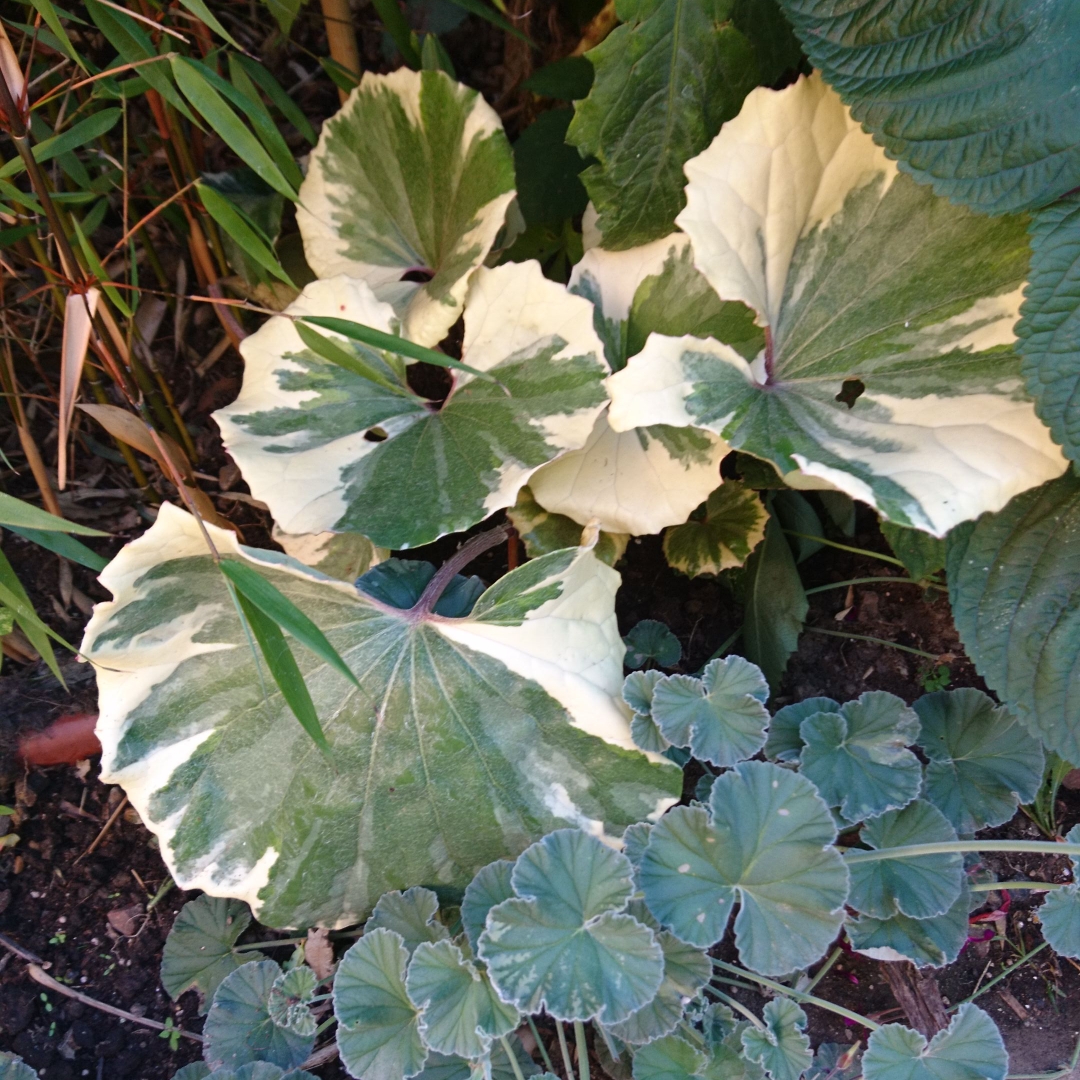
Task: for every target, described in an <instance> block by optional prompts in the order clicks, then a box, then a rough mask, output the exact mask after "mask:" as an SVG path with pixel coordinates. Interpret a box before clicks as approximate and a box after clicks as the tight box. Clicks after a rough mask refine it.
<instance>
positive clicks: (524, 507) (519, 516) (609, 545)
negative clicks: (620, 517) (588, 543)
mask: <svg viewBox="0 0 1080 1080" xmlns="http://www.w3.org/2000/svg"><path fill="white" fill-rule="evenodd" d="M506 516H507V517H508V518H509V519H510V524H511V525H513V526H514V528H515V529H516V530H517V534H518V537H519V538H520V539H521V542H522V543H523V544H524V545H525V552H526V554H527V555H528V556H529V558H530V559H536V558H538V557H539V556H541V555H550V554H551V552H553V551H558V550H560V549H561V548H567V547H573V546H574V545H575V544H580V543H581V537H582V527H581V526H580V525H579V524H578V523H577V522H576V521H574V520H573V519H572V518H568V517H566V515H565V514H552V513H551V512H550V511H548V510H545V509H544V508H543V507H542V506H541V505H540V504H539V503H538V502H537V501H536V498H535V496H534V495H533V493H532V489H531V488H529V487H523V488H522V489H521V490H520V491H519V492H518V497H517V502H516V503H514V505H513V506H511V507H508V508H507V511H506ZM629 542H630V537H629V535H628V534H626V533H608V532H601V533H600V536H599V538H598V539H597V541H596V547H595V548H594V549H593V550H594V551H595V553H596V557H597V558H598V559H599V560H600V561H601V562H606V563H607V564H608V566H614V565H615V564H616V563H617V562H618V561H619V560H620V559H621V558H622V557H623V553H624V552H625V551H626V545H627V544H628V543H629Z"/></svg>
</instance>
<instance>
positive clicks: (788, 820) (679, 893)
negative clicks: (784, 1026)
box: [638, 761, 848, 975]
mask: <svg viewBox="0 0 1080 1080" xmlns="http://www.w3.org/2000/svg"><path fill="white" fill-rule="evenodd" d="M709 809H710V811H711V813H709V812H707V811H706V810H704V809H701V808H699V807H683V806H680V807H676V808H675V809H674V810H671V811H669V812H668V813H667V814H665V815H664V817H662V818H661V819H660V821H659V822H657V824H656V825H655V826H654V827H653V830H652V833H651V835H650V837H649V844H648V847H647V848H646V850H645V855H644V857H643V858H642V862H641V867H640V869H639V871H638V874H639V878H640V881H641V888H642V890H643V891H644V893H645V902H646V903H647V904H648V906H649V910H650V911H651V912H652V913H653V915H655V916H656V918H657V919H658V920H659V921H660V922H661V923H662V924H664V925H665V926H668V927H670V928H671V930H672V932H673V933H674V934H675V935H676V936H677V937H679V938H681V939H682V940H683V941H686V942H688V943H690V944H692V945H698V946H701V947H707V946H710V945H712V944H713V943H714V942H716V941H719V940H720V939H721V938H722V937H723V936H724V931H725V929H726V928H727V924H728V920H729V919H730V917H731V912H732V908H733V907H734V905H735V903H736V902H738V903H739V905H740V906H739V913H738V915H737V916H736V918H735V942H736V944H737V945H738V948H739V956H740V959H741V960H742V963H744V964H745V965H746V966H747V967H749V968H751V969H752V970H754V971H759V972H762V973H763V974H774V975H781V974H786V973H787V972H789V971H794V970H796V969H798V968H803V967H808V966H809V965H810V964H812V963H813V962H814V961H815V960H817V959H818V958H819V957H820V956H822V955H823V954H824V952H825V950H826V949H827V948H828V946H829V944H830V943H831V942H832V940H833V939H834V938H835V937H836V934H837V931H838V930H839V928H840V924H841V922H842V921H843V904H844V901H845V899H846V898H847V890H848V876H847V871H846V869H845V867H844V865H843V860H842V859H841V858H840V856H839V854H838V853H837V852H836V851H835V849H833V848H832V847H831V844H832V842H833V840H835V839H836V827H835V826H834V824H833V820H832V816H831V815H830V814H829V811H828V808H827V807H826V806H825V804H824V802H823V801H822V799H821V797H820V796H819V795H818V793H817V790H816V789H815V788H814V786H813V785H812V784H811V783H810V781H809V780H807V779H806V778H805V777H803V776H800V775H798V774H796V773H793V772H791V771H789V770H787V769H783V768H781V767H780V766H778V765H772V764H768V763H765V762H758V761H747V762H743V763H742V764H739V765H736V766H735V768H734V769H733V770H732V771H730V772H726V773H724V774H723V775H721V776H720V777H718V778H717V780H716V783H715V784H713V789H712V794H711V795H710V798H709ZM766 853H767V855H766Z"/></svg>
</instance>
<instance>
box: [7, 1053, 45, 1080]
mask: <svg viewBox="0 0 1080 1080" xmlns="http://www.w3.org/2000/svg"><path fill="white" fill-rule="evenodd" d="M0 1080H38V1074H37V1072H36V1071H35V1070H34V1069H31V1068H30V1066H29V1065H27V1064H26V1062H25V1061H23V1059H22V1058H21V1057H16V1056H15V1055H14V1054H8V1053H6V1052H4V1051H0Z"/></svg>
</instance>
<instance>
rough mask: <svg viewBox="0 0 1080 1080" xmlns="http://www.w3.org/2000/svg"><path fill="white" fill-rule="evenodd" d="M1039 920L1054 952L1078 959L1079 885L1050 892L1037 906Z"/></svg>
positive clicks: (1079, 934) (1079, 955)
mask: <svg viewBox="0 0 1080 1080" xmlns="http://www.w3.org/2000/svg"><path fill="white" fill-rule="evenodd" d="M1039 922H1041V923H1042V931H1043V937H1044V938H1046V940H1047V941H1048V942H1049V943H1050V948H1051V949H1053V950H1054V952H1056V953H1057V954H1058V955H1059V956H1072V957H1076V958H1077V959H1080V885H1069V886H1068V887H1067V888H1064V889H1055V890H1054V891H1053V892H1052V893H1050V894H1049V895H1048V896H1047V897H1046V899H1045V900H1044V901H1043V904H1042V907H1041V908H1039Z"/></svg>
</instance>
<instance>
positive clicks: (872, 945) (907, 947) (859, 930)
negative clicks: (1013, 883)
mask: <svg viewBox="0 0 1080 1080" xmlns="http://www.w3.org/2000/svg"><path fill="white" fill-rule="evenodd" d="M970 911H971V894H970V893H969V892H968V890H967V889H966V888H964V889H961V891H960V898H959V899H958V900H957V901H956V903H955V904H953V906H952V907H951V908H949V910H948V911H946V912H945V914H944V915H935V916H934V917H933V918H931V919H912V918H910V917H909V916H907V915H893V916H892V917H890V918H888V919H875V918H874V917H873V916H871V915H863V916H862V917H861V918H858V919H855V920H853V921H849V922H848V923H847V926H846V927H845V929H846V931H847V936H848V938H849V940H850V941H851V945H852V948H854V949H855V951H856V952H860V953H863V954H864V955H865V956H872V957H873V958H874V959H875V960H889V961H896V960H900V961H902V960H910V961H911V962H912V963H913V964H917V965H918V966H919V967H944V966H945V965H946V964H951V963H953V962H954V961H955V960H956V958H957V957H958V956H959V955H960V950H961V949H962V948H963V947H964V944H965V942H966V941H967V936H968V915H969V914H970Z"/></svg>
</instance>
